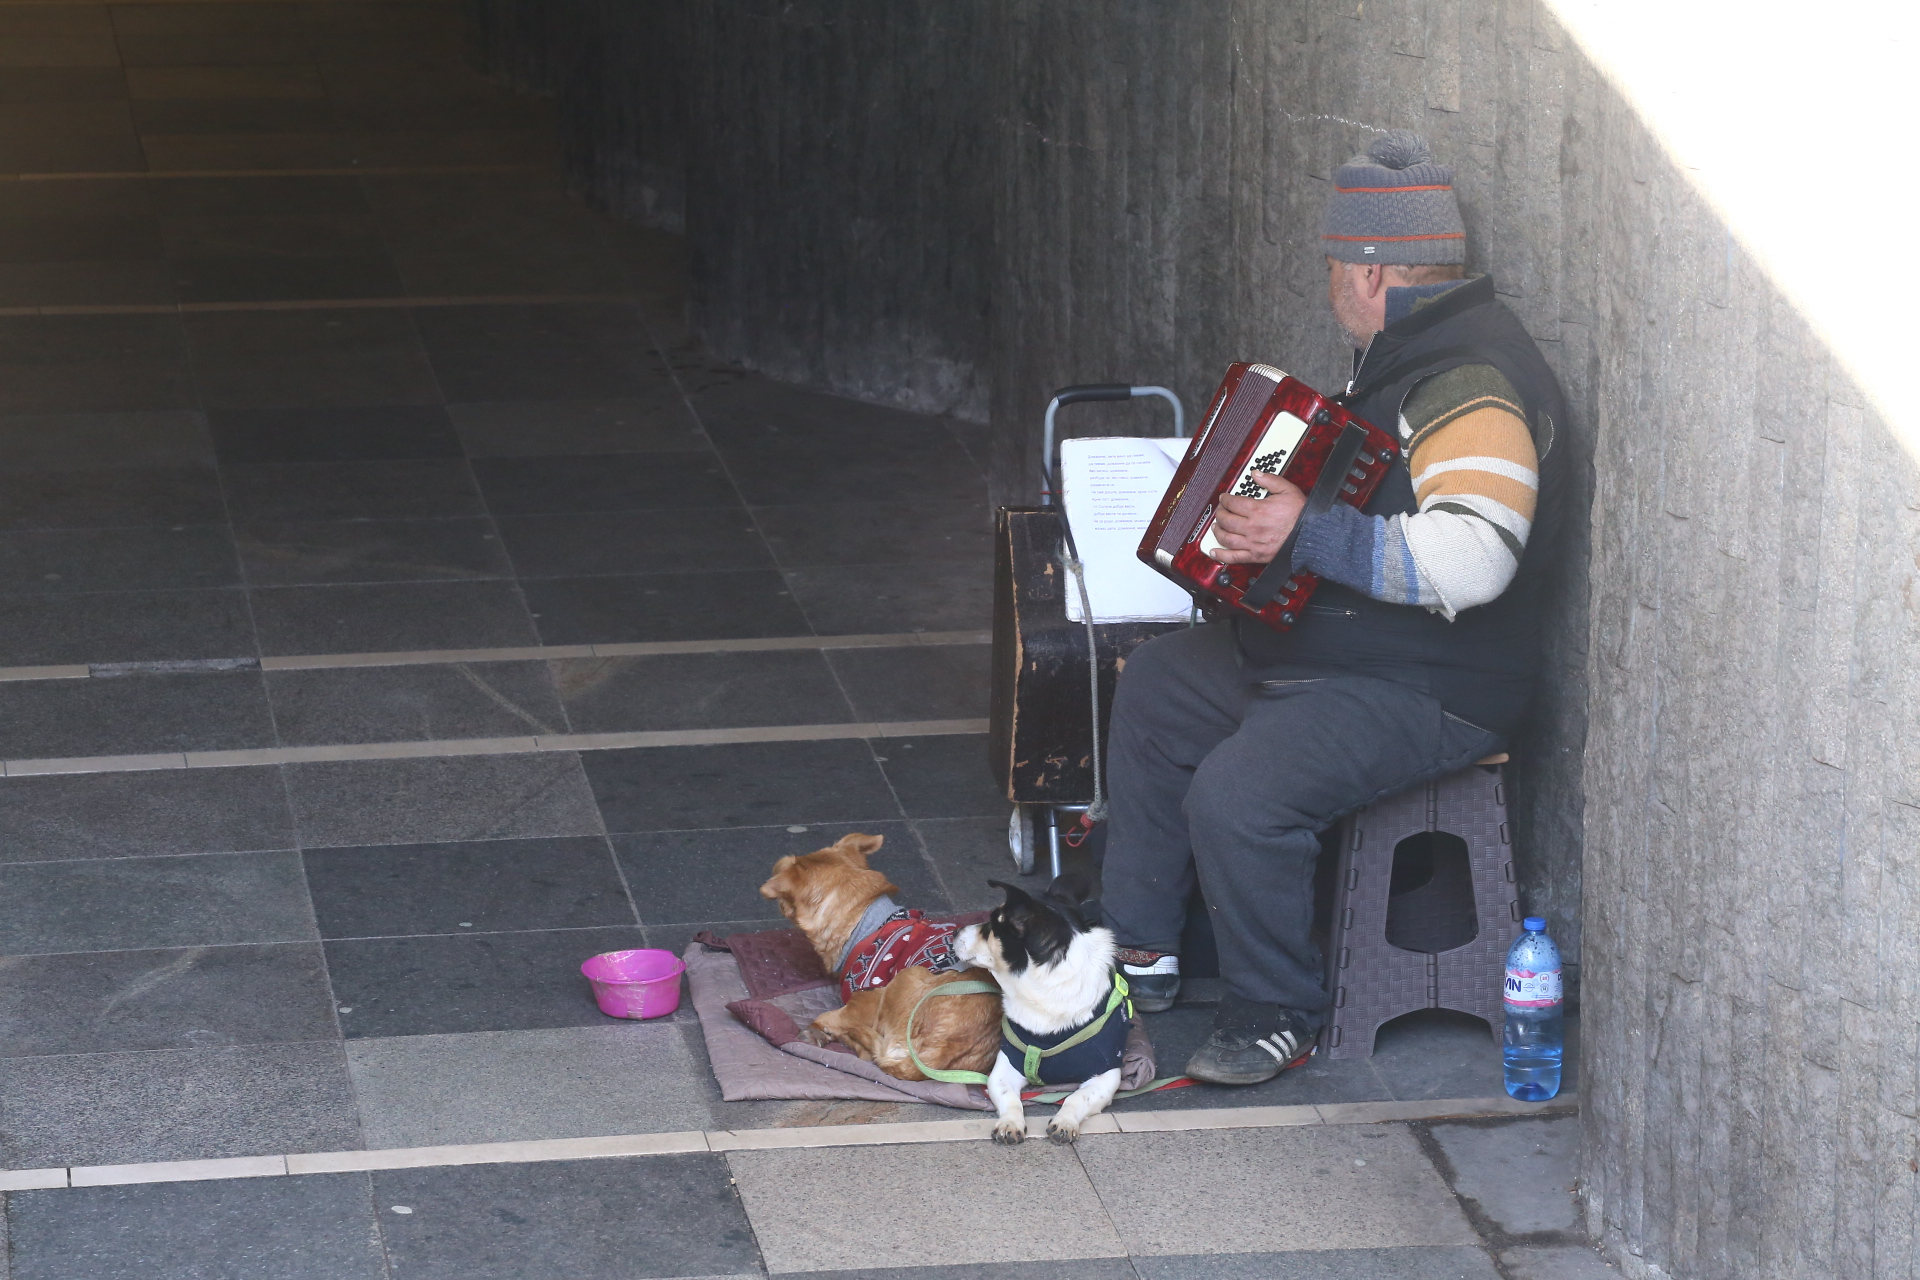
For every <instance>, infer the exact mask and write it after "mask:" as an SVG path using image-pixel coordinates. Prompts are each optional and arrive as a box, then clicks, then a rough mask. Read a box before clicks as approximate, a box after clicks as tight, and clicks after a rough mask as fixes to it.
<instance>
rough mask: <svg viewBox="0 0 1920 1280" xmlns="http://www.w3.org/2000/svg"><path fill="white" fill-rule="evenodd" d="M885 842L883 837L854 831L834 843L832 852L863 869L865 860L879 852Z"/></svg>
mask: <svg viewBox="0 0 1920 1280" xmlns="http://www.w3.org/2000/svg"><path fill="white" fill-rule="evenodd" d="M886 842H887V838H886V837H885V836H869V835H862V834H861V833H860V832H858V831H855V832H851V833H850V834H847V835H844V836H841V837H840V838H839V839H838V840H836V841H834V844H833V851H834V852H835V853H837V854H839V855H840V856H841V857H842V858H844V859H846V860H847V861H848V862H851V863H853V864H854V865H855V866H858V867H864V866H866V865H867V859H868V858H870V857H872V856H873V855H874V854H876V853H878V852H880V846H881V845H883V844H885V843H886Z"/></svg>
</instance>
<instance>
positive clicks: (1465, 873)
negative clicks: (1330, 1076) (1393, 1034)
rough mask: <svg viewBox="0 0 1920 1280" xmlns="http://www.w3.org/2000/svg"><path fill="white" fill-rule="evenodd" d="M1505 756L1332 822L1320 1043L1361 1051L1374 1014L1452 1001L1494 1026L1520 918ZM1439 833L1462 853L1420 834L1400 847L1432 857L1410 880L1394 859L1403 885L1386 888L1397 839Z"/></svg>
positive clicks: (1369, 1039) (1333, 1052) (1450, 1005)
mask: <svg viewBox="0 0 1920 1280" xmlns="http://www.w3.org/2000/svg"><path fill="white" fill-rule="evenodd" d="M1506 760H1507V756H1506V755H1504V754H1502V755H1497V756H1489V757H1488V758H1487V759H1486V760H1483V761H1481V762H1480V763H1478V764H1475V765H1472V766H1470V767H1469V768H1466V769H1462V770H1461V771H1460V772H1459V773H1455V774H1450V775H1448V776H1447V777H1444V778H1441V779H1439V780H1437V781H1434V782H1429V783H1427V784H1426V785H1425V786H1419V787H1413V788H1411V789H1410V790H1407V791H1403V792H1401V793H1400V794H1399V795H1396V796H1390V797H1388V798H1387V799H1385V800H1382V801H1380V802H1379V803H1378V804H1375V805H1371V806H1369V807H1368V808H1365V809H1362V810H1360V811H1359V812H1357V813H1355V814H1353V815H1352V816H1350V817H1349V818H1347V819H1346V820H1345V821H1344V822H1343V823H1341V827H1340V870H1339V874H1338V878H1337V879H1336V881H1335V884H1334V908H1333V939H1332V942H1331V945H1329V946H1328V948H1327V989H1328V990H1329V991H1331V992H1332V993H1333V1009H1332V1011H1331V1013H1330V1015H1329V1020H1328V1022H1327V1024H1326V1026H1325V1027H1324V1028H1323V1029H1322V1030H1321V1032H1320V1052H1321V1053H1323V1054H1326V1055H1327V1056H1328V1057H1330V1058H1366V1057H1371V1056H1372V1055H1373V1038H1374V1033H1375V1032H1376V1031H1378V1030H1379V1029H1380V1025H1381V1024H1382V1023H1384V1022H1387V1021H1389V1020H1390V1019H1393V1018H1397V1017H1399V1016H1400V1015H1401V1014H1403V1013H1412V1012H1413V1011H1414V1010H1416V1009H1454V1010H1457V1011H1459V1012H1461V1013H1470V1014H1472V1015H1473V1016H1474V1017H1476V1018H1482V1019H1485V1021H1486V1023H1487V1025H1488V1027H1490V1028H1498V1027H1499V1026H1500V1025H1501V1019H1502V1017H1503V1014H1502V1012H1501V999H1500V997H1501V986H1502V983H1503V981H1504V979H1505V976H1506V956H1507V947H1508V945H1509V944H1510V943H1511V942H1512V941H1513V937H1512V934H1513V925H1514V923H1515V922H1517V921H1518V920H1519V919H1520V900H1519V897H1518V893H1517V890H1516V888H1515V885H1514V874H1513V844H1512V841H1511V838H1510V834H1509V831H1508V827H1507V795H1506V781H1505V777H1504V775H1503V774H1502V772H1501V768H1500V766H1501V765H1502V764H1503V763H1505V762H1506ZM1442 832H1443V833H1447V834H1448V835H1451V836H1454V837H1457V838H1458V841H1461V842H1464V843H1465V846H1466V849H1465V855H1464V857H1463V856H1461V853H1460V850H1459V845H1458V843H1456V842H1454V841H1449V840H1445V839H1441V838H1435V837H1429V839H1427V840H1424V841H1421V842H1420V844H1419V845H1418V846H1415V847H1414V848H1413V849H1410V851H1409V853H1410V855H1411V854H1412V853H1415V852H1423V853H1425V854H1428V855H1430V856H1431V858H1432V864H1431V873H1430V874H1429V876H1428V878H1427V879H1426V880H1425V881H1423V882H1420V883H1418V884H1414V883H1411V881H1412V880H1414V879H1417V876H1408V875H1405V874H1404V869H1403V876H1402V880H1403V884H1402V886H1401V891H1400V892H1399V893H1395V892H1393V890H1394V863H1395V861H1396V858H1395V853H1396V851H1397V850H1398V849H1399V847H1400V846H1401V844H1402V843H1403V842H1405V841H1407V840H1408V839H1409V838H1410V837H1417V836H1420V835H1421V834H1423V833H1442ZM1408 861H1409V863H1412V862H1414V861H1416V859H1413V858H1412V857H1411V856H1410V858H1409V860H1408ZM1390 939H1391V940H1390Z"/></svg>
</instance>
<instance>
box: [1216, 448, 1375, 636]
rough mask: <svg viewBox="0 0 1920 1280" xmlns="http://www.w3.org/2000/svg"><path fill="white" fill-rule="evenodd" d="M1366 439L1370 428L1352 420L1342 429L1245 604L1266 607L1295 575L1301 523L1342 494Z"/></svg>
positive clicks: (1252, 583) (1327, 507) (1250, 590)
mask: <svg viewBox="0 0 1920 1280" xmlns="http://www.w3.org/2000/svg"><path fill="white" fill-rule="evenodd" d="M1366 442H1367V432H1366V428H1364V427H1361V426H1359V425H1357V424H1356V423H1352V422H1349V423H1348V424H1347V425H1346V426H1345V427H1343V428H1341V431H1340V438H1339V439H1338V440H1335V441H1334V442H1333V448H1332V449H1331V450H1330V451H1329V452H1328V453H1327V461H1326V465H1324V466H1322V467H1321V468H1320V478H1319V479H1317V480H1315V481H1314V482H1313V491H1312V492H1311V493H1309V494H1308V495H1307V505H1306V507H1305V509H1304V510H1302V511H1301V512H1300V519H1299V520H1296V521H1294V524H1293V532H1291V533H1289V534H1288V535H1287V540H1286V541H1285V542H1283V543H1281V544H1280V550H1279V551H1278V552H1277V553H1276V554H1275V555H1274V557H1273V561H1272V563H1271V564H1269V565H1267V567H1266V568H1264V569H1262V570H1261V571H1260V576H1259V577H1257V578H1255V579H1254V580H1253V581H1252V582H1251V583H1250V584H1249V585H1248V586H1247V590H1246V593H1245V594H1244V595H1242V596H1241V597H1240V603H1241V604H1243V605H1245V606H1246V607H1247V608H1249V609H1264V608H1266V606H1267V602H1268V601H1270V600H1272V599H1273V598H1274V597H1275V596H1276V595H1279V594H1280V588H1281V587H1283V586H1285V585H1286V582H1287V579H1288V578H1291V577H1292V576H1293V548H1294V544H1295V543H1297V542H1299V540H1300V524H1301V522H1302V521H1304V520H1305V519H1306V518H1307V517H1308V516H1310V515H1319V514H1321V513H1322V512H1324V511H1327V510H1330V509H1331V508H1332V507H1333V502H1334V499H1335V498H1338V497H1339V496H1340V486H1341V485H1343V484H1345V483H1346V482H1347V472H1349V471H1351V470H1352V469H1353V460H1354V459H1355V458H1357V457H1359V456H1360V447H1361V446H1362V445H1364V444H1365V443H1366Z"/></svg>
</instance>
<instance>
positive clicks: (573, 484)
mask: <svg viewBox="0 0 1920 1280" xmlns="http://www.w3.org/2000/svg"><path fill="white" fill-rule="evenodd" d="M472 465H473V474H474V477H475V479H477V480H478V481H479V482H480V490H481V492H482V493H484V494H486V498H487V508H488V510H490V511H492V512H493V514H494V515H496V516H539V515H579V514H585V513H588V512H604V511H684V510H685V509H687V508H694V507H734V508H738V507H739V502H740V499H739V497H738V496H737V495H736V494H735V493H734V491H733V485H732V484H731V483H730V482H729V481H728V479H727V473H726V471H725V469H723V468H722V467H721V465H720V460H719V459H718V458H716V457H714V456H713V455H712V454H710V453H603V454H577V455H565V456H560V457H546V458H475V459H474V460H473V464H472ZM744 517H745V512H744V511H741V518H742V519H744Z"/></svg>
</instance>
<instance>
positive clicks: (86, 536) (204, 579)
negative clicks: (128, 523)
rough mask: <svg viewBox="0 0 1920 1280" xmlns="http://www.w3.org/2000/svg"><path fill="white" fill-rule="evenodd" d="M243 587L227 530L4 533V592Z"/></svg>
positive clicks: (0, 552) (0, 565)
mask: <svg viewBox="0 0 1920 1280" xmlns="http://www.w3.org/2000/svg"><path fill="white" fill-rule="evenodd" d="M239 583H240V565H239V562H238V560H237V559H236V558H235V556H234V549H233V535H232V533H230V532H229V531H228V530H227V527H226V526H225V525H175V526H172V527H171V528H159V529H31V530H21V531H18V532H14V533H0V592H12V591H30V592H40V593H44V594H48V595H56V594H62V593H65V592H70V591H130V590H136V589H160V590H166V589H182V588H192V587H232V586H238V585H239Z"/></svg>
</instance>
